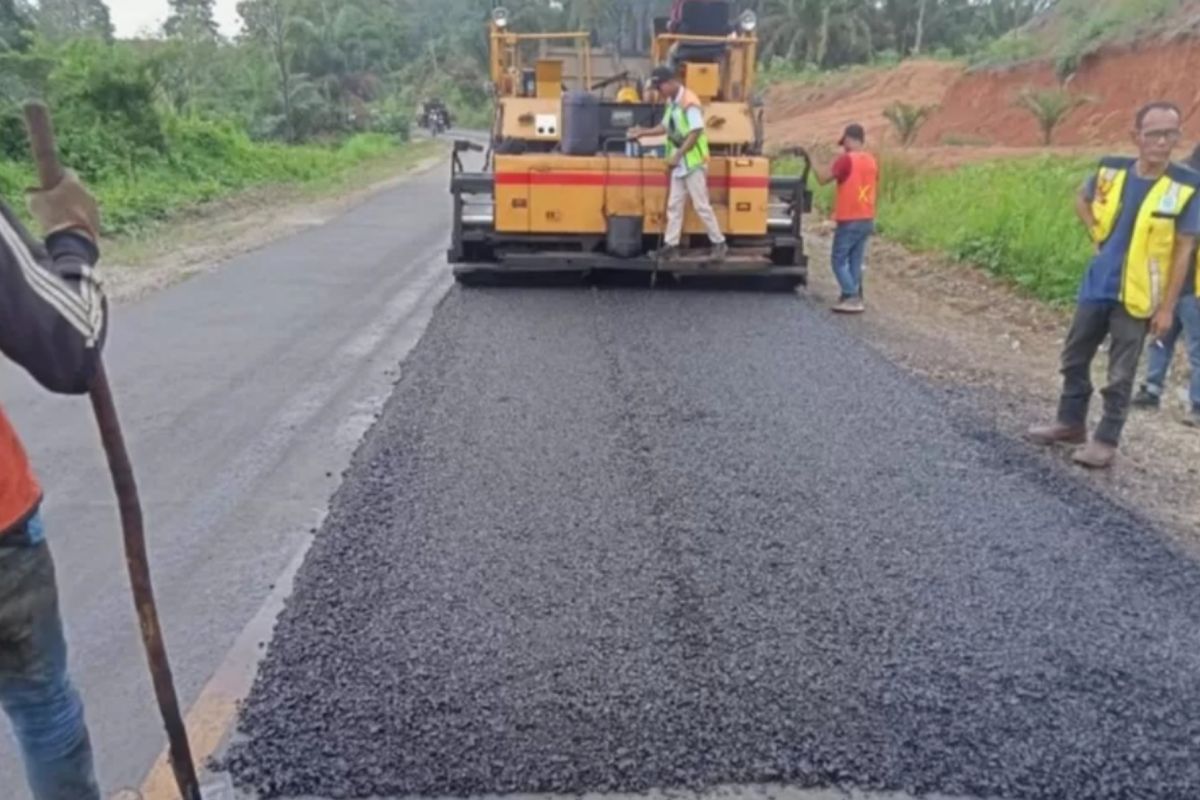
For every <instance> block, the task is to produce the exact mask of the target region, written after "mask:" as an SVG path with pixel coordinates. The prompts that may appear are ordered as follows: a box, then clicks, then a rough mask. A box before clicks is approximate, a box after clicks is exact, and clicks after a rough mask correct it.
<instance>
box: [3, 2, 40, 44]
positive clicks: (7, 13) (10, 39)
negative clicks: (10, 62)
mask: <svg viewBox="0 0 1200 800" xmlns="http://www.w3.org/2000/svg"><path fill="white" fill-rule="evenodd" d="M31 33H33V16H32V14H31V12H30V9H29V8H28V7H27V6H26V5H25V4H24V3H23V2H17V0H0V53H6V52H11V51H14V50H24V49H26V47H28V45H29V36H30V34H31Z"/></svg>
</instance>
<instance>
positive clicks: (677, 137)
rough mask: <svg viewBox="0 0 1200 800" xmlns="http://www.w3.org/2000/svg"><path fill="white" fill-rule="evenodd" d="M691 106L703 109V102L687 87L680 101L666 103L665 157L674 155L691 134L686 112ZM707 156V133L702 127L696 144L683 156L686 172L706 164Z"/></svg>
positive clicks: (664, 123)
mask: <svg viewBox="0 0 1200 800" xmlns="http://www.w3.org/2000/svg"><path fill="white" fill-rule="evenodd" d="M692 108H700V109H703V104H702V103H701V102H700V98H699V97H697V96H696V94H695V93H694V92H691V91H689V90H688V89H684V90H683V101H682V102H681V103H679V104H678V105H677V104H676V103H675V102H673V101H672V102H670V103H668V104H667V113H666V115H665V116H664V117H663V127H664V128H666V129H667V158H670V157H671V156H673V155H675V153H676V152H678V150H679V148H680V147H681V146H682V145H683V143H684V141H686V140H687V137H688V136H689V135H691V133H692V126H691V123H689V122H688V115H687V112H688V110H689V109H692ZM708 158H709V156H708V134H707V133H705V132H704V131H703V129H702V130H701V132H700V138H699V139H697V140H696V146H695V147H693V148H692V149H691V150H690V151H689V152H688V154H687V156H685V164H686V165H687V169H688V172H691V171H693V170H697V169H700V168H701V167H704V166H707V165H708Z"/></svg>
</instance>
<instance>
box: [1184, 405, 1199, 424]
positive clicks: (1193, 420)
mask: <svg viewBox="0 0 1200 800" xmlns="http://www.w3.org/2000/svg"><path fill="white" fill-rule="evenodd" d="M1182 422H1183V424H1184V425H1187V426H1188V427H1189V428H1200V408H1193V409H1192V410H1191V411H1190V412H1189V413H1188V415H1187V416H1186V417H1184V418H1183V420H1182Z"/></svg>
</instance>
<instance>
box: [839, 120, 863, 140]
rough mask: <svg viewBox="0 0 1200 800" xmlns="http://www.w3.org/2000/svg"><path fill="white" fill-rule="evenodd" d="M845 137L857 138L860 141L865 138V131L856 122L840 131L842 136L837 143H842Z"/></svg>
mask: <svg viewBox="0 0 1200 800" xmlns="http://www.w3.org/2000/svg"><path fill="white" fill-rule="evenodd" d="M847 139H857V140H858V141H860V142H865V141H866V140H867V132H866V131H865V130H863V126H862V125H859V124H858V123H857V122H855V123H853V124H851V125H847V126H846V130H845V131H843V132H842V138H841V139H838V144H840V145H844V144H845V143H846V140H847Z"/></svg>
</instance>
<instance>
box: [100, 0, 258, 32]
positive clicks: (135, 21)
mask: <svg viewBox="0 0 1200 800" xmlns="http://www.w3.org/2000/svg"><path fill="white" fill-rule="evenodd" d="M237 3H238V0H217V23H218V24H220V26H221V32H222V33H225V34H227V35H233V34H235V33H237V32H238V31H239V30H240V29H241V27H242V24H241V19H240V18H239V17H238V14H237ZM108 7H109V10H110V11H112V19H113V25H114V27H116V29H117V36H119V37H129V36H137V35H139V34H144V33H150V34H153V33H157V32H158V31H159V29H160V28H162V24H163V22H164V21H165V20H166V18H167V11H168V6H167V0H108Z"/></svg>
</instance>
